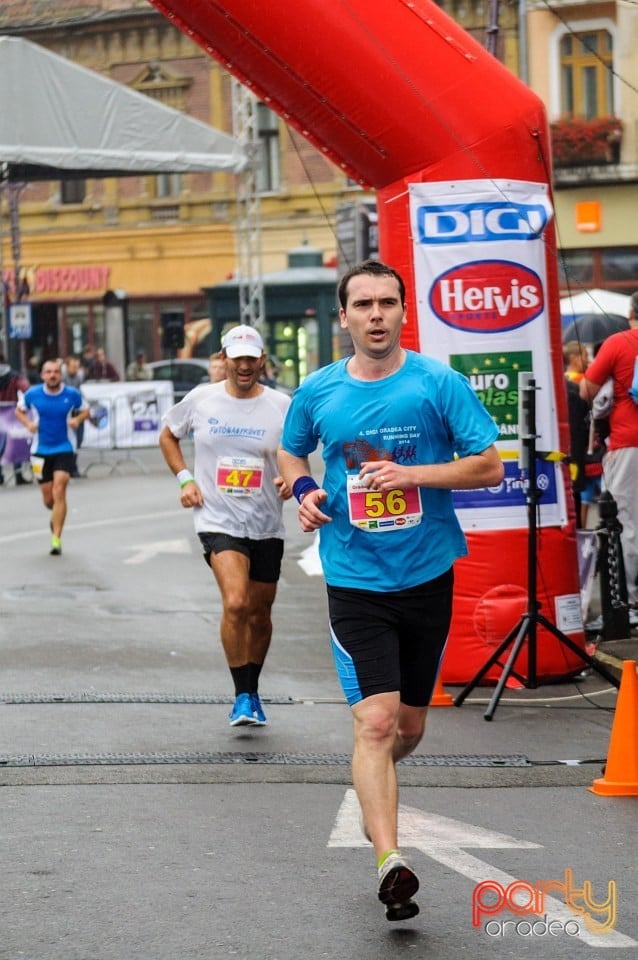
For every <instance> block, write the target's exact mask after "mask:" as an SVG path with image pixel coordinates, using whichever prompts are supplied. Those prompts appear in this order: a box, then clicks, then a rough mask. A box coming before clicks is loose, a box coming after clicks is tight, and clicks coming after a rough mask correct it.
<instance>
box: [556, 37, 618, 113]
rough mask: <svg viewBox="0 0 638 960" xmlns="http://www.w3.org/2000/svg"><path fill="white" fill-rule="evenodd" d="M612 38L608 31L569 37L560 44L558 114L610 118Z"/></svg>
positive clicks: (612, 105)
mask: <svg viewBox="0 0 638 960" xmlns="http://www.w3.org/2000/svg"><path fill="white" fill-rule="evenodd" d="M612 54H613V51H612V38H611V34H610V33H609V31H608V30H591V31H589V32H587V33H580V34H574V33H568V34H566V35H565V36H564V37H563V38H562V40H561V42H560V75H561V84H560V86H561V114H562V115H563V116H565V117H583V118H584V119H586V120H591V119H592V118H593V117H606V116H612V115H613V113H614V102H613V82H612V81H613V77H612V72H611V67H612V62H613V55H612Z"/></svg>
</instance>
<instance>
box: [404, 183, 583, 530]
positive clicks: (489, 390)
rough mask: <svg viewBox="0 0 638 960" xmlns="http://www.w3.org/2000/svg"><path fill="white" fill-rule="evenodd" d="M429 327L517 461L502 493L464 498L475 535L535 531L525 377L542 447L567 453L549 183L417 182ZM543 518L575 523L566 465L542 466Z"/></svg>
mask: <svg viewBox="0 0 638 960" xmlns="http://www.w3.org/2000/svg"><path fill="white" fill-rule="evenodd" d="M409 191H410V219H411V228H412V242H413V256H414V273H415V286H416V292H417V304H416V306H417V325H418V331H419V341H420V343H421V348H422V350H423V352H424V353H427V354H429V355H431V356H434V357H437V358H438V359H439V360H441V361H442V362H443V363H445V364H447V365H448V366H450V367H452V368H453V369H455V370H458V371H459V372H460V373H462V374H464V375H465V376H466V377H467V378H468V380H469V381H470V383H471V385H472V387H473V389H474V391H475V393H476V395H477V396H478V397H479V399H480V400H481V401H482V403H483V404H484V405H485V407H486V408H487V409H488V411H489V412H490V414H491V416H492V417H493V419H494V421H495V423H496V424H497V426H498V428H499V439H498V441H497V447H498V449H499V453H500V455H501V457H502V459H503V461H504V463H505V478H504V480H503V483H502V484H501V485H500V486H499V487H498V488H494V489H486V490H467V491H466V490H463V491H456V492H455V494H454V498H455V505H456V509H457V514H458V517H459V520H460V522H461V524H462V525H463V527H464V529H466V530H469V529H507V528H515V527H521V526H524V525H525V524H526V523H527V513H526V511H527V507H526V497H525V480H526V477H525V475H524V473H523V472H522V471H521V468H520V454H521V439H520V437H521V432H522V431H521V426H522V425H521V424H519V422H518V421H519V410H520V404H519V374H520V373H528V374H531V375H532V377H533V378H534V382H535V390H534V398H535V407H536V449H537V451H538V453H539V455H540V454H541V452H550V451H558V449H559V447H558V427H557V417H556V402H555V394H554V385H553V377H552V363H551V356H550V343H549V333H548V331H549V323H548V317H547V312H546V311H547V305H546V303H545V294H544V290H545V289H546V278H545V248H544V245H543V233H544V230H545V228H546V227H547V225H548V224H549V223H550V221H551V218H552V216H553V212H552V207H551V203H550V200H549V191H548V188H547V185H546V184H542V183H526V182H522V181H511V180H507V181H503V180H499V181H497V180H467V181H457V182H436V183H410V184H409ZM537 485H538V488H539V491H541V498H540V504H539V522H540V523H541V524H543V525H547V526H558V525H561V524H563V523H565V522H566V518H567V510H566V501H565V495H564V488H563V478H562V474H561V470H560V468H559V467H558V466H557V464H556V463H553V462H546V461H544V460H543V459H542V458H539V460H538V461H537Z"/></svg>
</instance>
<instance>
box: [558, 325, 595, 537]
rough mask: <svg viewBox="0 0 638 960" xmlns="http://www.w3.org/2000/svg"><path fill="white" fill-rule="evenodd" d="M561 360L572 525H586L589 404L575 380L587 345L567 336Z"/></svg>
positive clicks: (583, 365)
mask: <svg viewBox="0 0 638 960" xmlns="http://www.w3.org/2000/svg"><path fill="white" fill-rule="evenodd" d="M563 359H564V362H565V386H566V388H567V410H568V416H569V435H570V463H569V467H570V474H571V479H572V493H573V495H574V508H575V511H576V526H577V527H579V528H580V527H584V526H586V515H587V509H588V507H587V505H585V504H583V502H582V494H583V491H584V489H585V486H586V483H587V481H586V478H585V460H586V456H587V446H588V443H589V420H590V415H589V405H588V404H587V403H586V401H585V400H583V399H582V397H581V395H580V390H579V386H578V384H579V383H580V381H581V380H582V379H583V376H584V375H585V370H586V369H587V364H588V362H589V355H588V353H587V348H586V347H585V346H583V345H582V344H581V343H579V342H578V340H570V341H569V342H568V343H566V344H565V346H564V347H563Z"/></svg>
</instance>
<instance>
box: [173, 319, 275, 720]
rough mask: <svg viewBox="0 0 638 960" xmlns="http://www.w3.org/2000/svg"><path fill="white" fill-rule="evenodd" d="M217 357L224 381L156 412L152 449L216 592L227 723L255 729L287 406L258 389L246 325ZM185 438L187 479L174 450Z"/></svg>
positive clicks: (258, 363)
mask: <svg viewBox="0 0 638 960" xmlns="http://www.w3.org/2000/svg"><path fill="white" fill-rule="evenodd" d="M222 350H223V354H224V359H225V361H226V370H227V377H226V379H225V380H223V381H220V382H219V383H210V384H202V385H200V386H198V387H196V388H195V389H194V390H191V391H190V393H188V394H187V395H186V396H185V397H184V399H183V400H181V401H180V402H179V403H177V404H176V405H175V406H174V407H172V408H171V409H170V410H169V411H168V412H167V413H166V414H165V415H164V418H163V419H164V423H165V426H164V427H163V429H162V432H161V434H160V447H161V450H162V453H163V455H164V459H165V460H166V463H167V464H168V466H169V467H170V469H171V470H172V471H173V473H174V474H175V475H176V476H177V480H178V482H179V485H180V491H181V492H180V502H181V504H182V506H183V507H185V508H187V509H191V508H192V510H193V512H194V521H195V530H196V531H197V534H198V536H199V539H200V541H201V544H202V548H203V552H204V560H205V562H206V564H207V565H209V566H210V568H211V570H212V572H213V575H214V577H215V579H216V581H217V585H218V587H219V590H220V593H221V597H222V618H221V623H220V635H221V642H222V646H223V648H224V653H225V655H226V662H227V663H228V667H229V670H230V673H231V676H232V678H233V683H234V686H235V702H234V704H233V708H232V710H231V712H230V714H229V718H228V720H229V723H230V725H231V726H232V727H235V726H245V725H252V726H263V725H264V724H265V723H266V716H265V713H264V710H263V706H262V703H261V699H260V697H259V678H260V674H261V670H262V667H263V665H264V661H265V659H266V654H267V653H268V648H269V646H270V640H271V636H272V619H271V609H272V605H273V603H274V600H275V595H276V591H277V582H278V580H279V575H280V571H281V558H282V555H283V548H284V526H283V518H282V510H283V500H285V499H288V498H289V497H290V496H291V493H290V490H289V489H288V487H287V486H286V485H285V484H284V483H283V481H282V479H281V477H280V476H279V474H278V472H277V462H276V455H277V447H278V444H279V439H280V437H281V428H282V425H283V420H284V416H285V413H286V410H287V409H288V405H289V403H290V400H289V398H288V397H287V396H285V395H284V394H280V393H277V392H275V391H274V390H268V389H266V388H265V387H264V386H262V385H261V384H260V383H259V376H260V374H261V372H262V369H263V365H264V348H263V342H262V339H261V337H260V336H259V333H258V332H257V331H256V330H255V329H254V328H253V327H249V326H245V325H240V326H238V327H233V328H232V329H231V330H230V331H229V332H228V333H227V334H226V335H225V337H224V338H223V340H222ZM191 433H192V436H193V441H194V444H195V476H193V475H192V474H191V472H190V471H189V470H188V468H187V467H186V462H185V460H184V455H183V453H182V450H181V446H180V443H181V441H182V440H183V439H184V438H185V437H187V436H189V435H190V434H191Z"/></svg>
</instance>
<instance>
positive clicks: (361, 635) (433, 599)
mask: <svg viewBox="0 0 638 960" xmlns="http://www.w3.org/2000/svg"><path fill="white" fill-rule="evenodd" d="M453 587H454V573H453V570H452V569H451V568H450V569H449V570H447V571H446V572H445V573H444V574H442V575H441V576H440V577H436V578H435V579H434V580H428V581H427V582H426V583H422V584H419V585H418V586H416V587H412V588H410V589H408V590H400V591H397V592H393V593H377V592H375V591H372V590H354V589H350V588H347V587H331V586H328V608H329V615H330V635H331V639H332V652H333V655H334V659H335V666H336V668H337V674H338V677H339V681H340V683H341V687H342V689H343V692H344V694H345V697H346V699H347V701H348V703H349V704H350V705H351V706H352V705H353V704H355V703H358V702H359V701H360V700H364V699H365V698H366V697H371V696H373V695H374V694H377V693H393V692H395V691H399V693H400V694H401V703H404V704H406V706H410V707H426V706H427V705H428V704H429V702H430V698H431V697H432V692H433V690H434V685H435V683H436V678H437V674H438V672H439V668H440V665H441V660H442V658H443V652H444V650H445V644H446V642H447V637H448V633H449V629H450V620H451V618H452V594H453Z"/></svg>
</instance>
